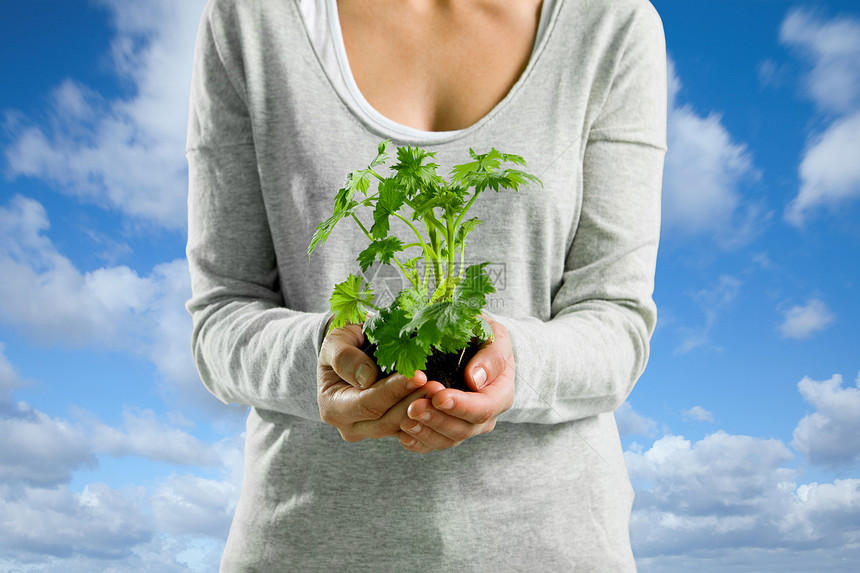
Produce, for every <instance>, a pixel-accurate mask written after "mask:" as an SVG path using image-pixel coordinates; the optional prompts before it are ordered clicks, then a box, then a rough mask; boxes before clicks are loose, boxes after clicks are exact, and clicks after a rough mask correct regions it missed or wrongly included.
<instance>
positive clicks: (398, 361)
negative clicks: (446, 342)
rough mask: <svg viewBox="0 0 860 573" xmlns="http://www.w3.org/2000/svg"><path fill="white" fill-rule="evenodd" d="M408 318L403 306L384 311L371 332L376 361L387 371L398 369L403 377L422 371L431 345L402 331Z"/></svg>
mask: <svg viewBox="0 0 860 573" xmlns="http://www.w3.org/2000/svg"><path fill="white" fill-rule="evenodd" d="M408 321H409V319H408V317H407V316H406V313H405V312H404V311H403V310H402V309H393V310H384V311H383V312H382V321H381V322H379V323H377V327H376V328H375V330H374V331H373V333H372V336H373V338H374V339H375V340H376V353H375V357H376V363H377V364H378V365H379V367H380V368H382V369H383V370H387V371H388V372H395V371H396V372H399V373H400V374H402V375H404V376H406V377H412V376H414V375H415V371H416V370H423V369H424V367H425V366H426V365H427V357H428V356H429V355H430V346H429V345H427V344H425V343H423V342H422V341H421V340H419V339H418V337H416V336H413V335H411V334H409V333H406V334H404V333H402V330H403V327H404V326H405V325H406V323H407V322H408Z"/></svg>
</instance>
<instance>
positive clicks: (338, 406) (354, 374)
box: [317, 324, 444, 442]
mask: <svg viewBox="0 0 860 573" xmlns="http://www.w3.org/2000/svg"><path fill="white" fill-rule="evenodd" d="M363 342H364V334H363V333H362V332H361V327H360V326H359V325H356V324H348V325H346V326H345V327H343V328H336V329H334V330H332V331H331V332H329V333H328V334H327V335H326V337H325V339H324V340H323V343H322V348H321V349H320V356H319V362H318V365H317V402H318V404H319V408H320V418H321V419H322V421H323V422H325V423H326V424H329V425H331V426H334V427H335V428H337V430H338V432H340V435H341V436H342V437H343V439H344V440H346V441H347V442H358V441H361V440H364V439H367V438H384V437H387V436H398V435H399V434H401V433H402V431H401V429H400V423H401V422H402V421H403V419H404V418H406V410H407V409H408V408H409V405H410V404H411V403H412V402H414V401H415V400H418V399H420V398H431V397H432V396H433V395H434V394H435V393H436V392H438V391H440V390H442V389H443V388H444V387H443V386H442V385H441V384H439V383H438V382H431V383H429V384H428V383H427V377H426V376H425V375H424V373H423V372H420V371H418V372H416V373H415V376H414V377H413V378H406V377H405V376H401V375H400V374H392V375H391V376H388V377H387V378H383V379H381V380H377V379H376V378H377V376H378V375H379V369H378V368H377V366H376V364H375V363H374V361H373V359H372V358H371V357H370V356H368V355H366V354H365V353H364V352H362V350H361V349H360V347H361V345H362V343H363ZM407 398H408V399H407Z"/></svg>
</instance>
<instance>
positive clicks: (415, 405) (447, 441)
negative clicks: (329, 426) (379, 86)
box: [398, 316, 516, 453]
mask: <svg viewBox="0 0 860 573" xmlns="http://www.w3.org/2000/svg"><path fill="white" fill-rule="evenodd" d="M484 318H485V319H486V320H487V322H488V323H489V324H490V327H491V328H492V329H493V334H494V339H493V342H491V343H488V344H485V345H484V347H483V348H481V349H480V350H479V351H478V352H477V354H475V356H474V357H472V359H471V360H470V361H469V363H468V364H467V365H466V372H465V379H466V384H467V385H468V386H469V388H471V389H472V390H474V392H461V391H460V390H454V389H452V388H445V389H442V390H438V391H435V392H433V393H432V395H431V396H428V397H422V398H419V399H416V400H415V401H413V402H412V403H411V404H410V405H409V406H408V408H407V410H406V412H407V416H408V417H407V418H406V419H404V420H403V421H402V423H401V424H400V428H401V429H402V430H403V434H401V435H399V436H398V439H399V440H400V444H401V445H402V446H403V447H404V448H406V449H407V450H409V451H412V452H417V453H429V452H431V451H434V450H444V449H447V448H451V447H454V446H457V445H459V444H460V443H462V442H463V441H464V440H467V439H468V438H471V437H473V436H477V435H479V434H486V433H487V432H490V431H492V430H493V428H495V427H496V418H497V417H498V416H499V415H500V414H502V413H503V412H505V411H506V410H508V409H509V408H510V407H511V405H512V404H513V402H514V373H515V371H516V364H515V362H514V353H513V347H512V346H511V338H510V336H509V334H508V331H507V329H506V328H505V327H504V326H502V325H501V324H500V323H498V322H496V321H494V320H492V319H490V318H487V317H486V316H485V317H484ZM430 384H437V383H436V382H428V385H430ZM440 386H441V384H440ZM434 389H435V388H434Z"/></svg>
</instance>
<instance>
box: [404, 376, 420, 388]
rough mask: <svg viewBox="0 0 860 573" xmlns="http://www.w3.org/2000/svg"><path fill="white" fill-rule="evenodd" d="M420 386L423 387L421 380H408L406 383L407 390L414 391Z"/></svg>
mask: <svg viewBox="0 0 860 573" xmlns="http://www.w3.org/2000/svg"><path fill="white" fill-rule="evenodd" d="M421 386H424V382H422V381H421V380H416V379H414V378H410V379H409V380H408V381H407V382H406V389H407V390H415V389H416V388H420V387H421Z"/></svg>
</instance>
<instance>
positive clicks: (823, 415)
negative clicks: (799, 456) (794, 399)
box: [792, 374, 860, 467]
mask: <svg viewBox="0 0 860 573" xmlns="http://www.w3.org/2000/svg"><path fill="white" fill-rule="evenodd" d="M858 385H860V376H858V379H857V382H856V383H855V387H853V388H852V387H843V385H842V376H840V375H838V374H836V375H834V376H833V377H832V378H830V379H829V380H824V381H822V382H817V381H815V380H812V379H811V378H808V377H805V378H804V379H803V380H801V381H800V382H799V383H798V385H797V388H798V390H800V394H801V395H802V396H803V398H804V400H806V401H807V402H808V403H809V404H811V405H812V406H813V407H814V408H815V412H813V413H811V414H808V415H806V416H804V417H803V419H802V420H800V422H799V423H798V424H797V427H796V428H795V429H794V441H793V442H792V446H794V448H795V449H797V450H798V451H799V452H801V453H803V455H804V456H805V457H806V459H807V460H808V461H809V462H810V463H813V464H820V465H824V466H832V467H846V466H850V465H851V464H856V463H857V462H860V388H858V387H857V386H858Z"/></svg>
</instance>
